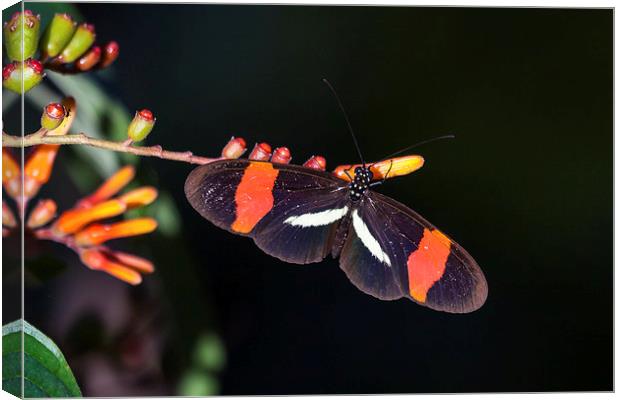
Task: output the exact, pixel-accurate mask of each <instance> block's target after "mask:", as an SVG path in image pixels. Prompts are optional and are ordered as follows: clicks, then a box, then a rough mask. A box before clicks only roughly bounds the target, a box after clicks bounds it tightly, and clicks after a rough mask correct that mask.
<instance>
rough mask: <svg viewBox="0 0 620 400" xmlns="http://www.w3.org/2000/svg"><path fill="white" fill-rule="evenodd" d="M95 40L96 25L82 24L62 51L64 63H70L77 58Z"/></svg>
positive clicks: (61, 57)
mask: <svg viewBox="0 0 620 400" xmlns="http://www.w3.org/2000/svg"><path fill="white" fill-rule="evenodd" d="M94 42H95V26H94V25H91V24H82V25H80V26H78V27H77V29H76V30H75V33H74V34H73V37H72V38H71V41H70V42H69V44H68V45H67V47H65V48H64V49H63V50H62V53H60V56H59V57H60V59H61V61H62V62H63V63H70V62H73V61H75V60H77V59H78V58H79V57H80V56H81V55H82V54H84V52H86V50H88V49H89V48H90V46H92V44H93V43H94Z"/></svg>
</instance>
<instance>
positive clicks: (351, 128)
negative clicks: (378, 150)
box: [323, 78, 366, 167]
mask: <svg viewBox="0 0 620 400" xmlns="http://www.w3.org/2000/svg"><path fill="white" fill-rule="evenodd" d="M323 83H325V84H326V85H327V87H328V88H329V90H331V91H332V93H333V95H334V97H335V98H336V101H337V102H338V106H339V107H340V110H342V114H344V119H345V121H347V126H348V127H349V132H350V133H351V137H352V138H353V143H354V144H355V149H356V150H357V154H358V155H359V156H360V160H361V161H362V165H363V166H364V167H365V166H366V163H365V162H364V157H362V151H361V150H360V146H359V144H358V143H357V138H356V137H355V133H353V127H351V122H349V116H348V115H347V112H346V111H345V109H344V106H343V105H342V101H340V97H338V93H336V89H334V87H333V86H332V84H331V83H329V81H328V80H327V79H325V78H323Z"/></svg>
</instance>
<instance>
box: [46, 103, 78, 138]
mask: <svg viewBox="0 0 620 400" xmlns="http://www.w3.org/2000/svg"><path fill="white" fill-rule="evenodd" d="M61 103H62V105H63V106H65V110H67V115H66V116H65V119H63V120H62V122H61V123H60V125H58V127H56V128H55V129H52V130H51V131H48V132H47V135H48V136H59V135H66V134H67V132H69V128H71V125H72V124H73V120H75V115H76V112H77V105H76V104H75V99H74V98H73V97H65V98H64V99H62V101H61Z"/></svg>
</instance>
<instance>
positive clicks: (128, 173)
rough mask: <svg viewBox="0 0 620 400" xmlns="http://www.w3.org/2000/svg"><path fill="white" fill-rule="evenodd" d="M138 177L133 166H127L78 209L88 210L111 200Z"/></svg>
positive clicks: (84, 199)
mask: <svg viewBox="0 0 620 400" xmlns="http://www.w3.org/2000/svg"><path fill="white" fill-rule="evenodd" d="M135 175H136V170H135V169H134V167H132V166H131V165H127V166H125V167H123V168H121V169H119V170H118V171H116V173H115V174H114V175H112V176H111V177H109V178H108V179H107V180H106V181H105V182H104V183H103V184H102V185H101V186H99V188H98V189H97V190H95V192H94V193H93V194H91V195H90V196H87V197H85V198H83V199H82V200H80V201H79V202H78V204H77V207H80V208H88V207H92V206H93V205H95V204H97V203H100V202H102V201H104V200H107V199H109V198H110V197H112V196H114V195H115V194H116V193H118V192H119V191H120V190H121V189H122V188H124V187H125V186H127V184H128V183H129V182H131V180H132V179H133V177H134V176H135Z"/></svg>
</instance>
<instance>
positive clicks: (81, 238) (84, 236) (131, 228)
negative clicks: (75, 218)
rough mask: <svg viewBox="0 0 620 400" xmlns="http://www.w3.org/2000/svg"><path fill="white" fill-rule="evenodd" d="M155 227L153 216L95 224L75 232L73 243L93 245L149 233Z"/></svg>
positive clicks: (155, 222)
mask: <svg viewBox="0 0 620 400" xmlns="http://www.w3.org/2000/svg"><path fill="white" fill-rule="evenodd" d="M155 228H157V221H155V220H154V219H153V218H136V219H131V220H128V221H123V222H117V223H115V224H106V225H102V224H96V225H91V226H89V227H88V228H86V229H84V230H83V231H81V232H79V233H77V234H76V235H75V243H76V244H77V245H78V246H95V245H98V244H101V243H104V242H107V241H108V240H112V239H119V238H123V237H129V236H137V235H143V234H145V233H150V232H153V231H154V230H155Z"/></svg>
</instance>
